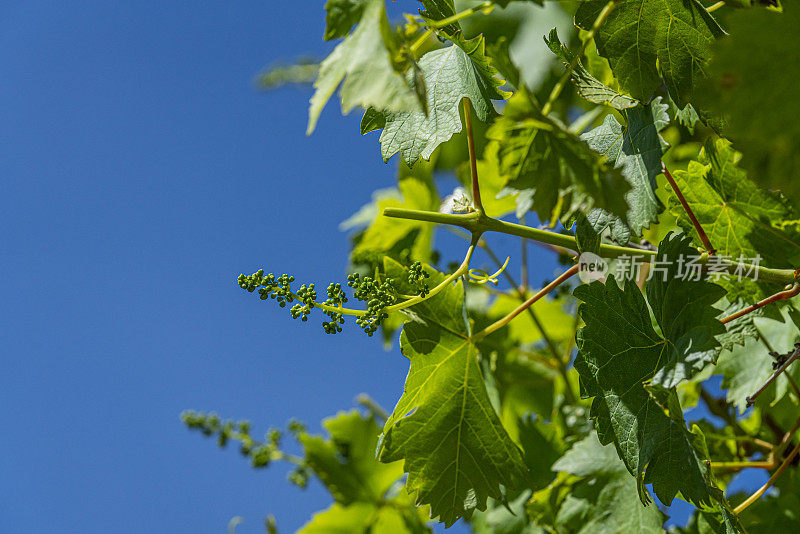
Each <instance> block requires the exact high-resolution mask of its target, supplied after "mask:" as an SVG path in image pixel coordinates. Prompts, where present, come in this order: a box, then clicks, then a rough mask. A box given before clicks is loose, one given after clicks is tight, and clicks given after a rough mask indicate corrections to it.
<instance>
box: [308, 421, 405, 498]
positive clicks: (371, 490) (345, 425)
mask: <svg viewBox="0 0 800 534" xmlns="http://www.w3.org/2000/svg"><path fill="white" fill-rule="evenodd" d="M322 426H323V428H325V430H327V432H328V433H329V434H330V439H325V438H323V437H321V436H314V435H311V434H307V433H304V434H300V436H299V438H298V439H299V441H300V444H301V445H302V446H303V449H304V451H305V458H306V463H307V464H308V466H309V467H310V468H311V469H312V470H313V471H314V473H315V474H316V475H317V476H318V477H319V479H320V481H322V483H323V484H324V485H325V487H326V488H328V491H329V492H330V493H331V495H332V496H333V497H334V499H336V502H337V503H340V504H343V505H349V504H352V503H354V502H356V501H366V502H374V501H380V500H381V499H383V498H384V496H385V495H386V492H387V491H388V490H389V488H391V487H392V485H393V484H394V483H395V482H396V481H397V480H398V479H399V478H400V477H401V476H403V468H402V466H401V465H400V463H399V462H398V463H394V464H386V463H381V462H379V461H378V460H377V459H375V447H376V446H377V443H378V434H379V433H380V428H379V427H378V425H377V424H376V423H375V420H374V419H373V418H372V417H366V418H365V417H363V416H362V415H361V414H360V413H358V412H357V411H351V412H346V413H345V412H341V413H339V414H337V415H336V416H334V417H330V418H328V419H325V421H323V423H322Z"/></svg>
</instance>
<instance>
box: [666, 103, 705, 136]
mask: <svg viewBox="0 0 800 534" xmlns="http://www.w3.org/2000/svg"><path fill="white" fill-rule="evenodd" d="M667 101H668V102H669V109H670V111H671V112H672V114H673V115H674V116H675V121H676V122H678V123H680V124H682V125H683V126H685V127H686V129H687V130H689V133H690V134H692V135H694V129H695V126H697V123H698V122H700V116H699V115H698V114H697V111H696V110H695V109H694V106H692V105H691V104H686V105H685V106H684V107H683V108H679V107H678V105H677V104H676V103H675V101H674V100H672V99H671V98H669V97H667Z"/></svg>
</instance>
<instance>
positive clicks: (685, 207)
mask: <svg viewBox="0 0 800 534" xmlns="http://www.w3.org/2000/svg"><path fill="white" fill-rule="evenodd" d="M661 169H662V170H663V171H664V176H666V177H667V181H668V182H669V185H670V187H672V190H673V191H674V192H675V196H677V197H678V200H679V201H680V203H681V206H683V210H684V211H685V212H686V215H688V216H689V219H690V220H691V221H692V226H694V229H695V231H697V235H698V236H699V237H700V242H701V243H703V246H704V247H705V249H706V251H708V253H709V254H715V253H716V252H717V249H715V248H714V245H712V244H711V240H710V239H709V238H708V236H707V235H706V232H705V230H703V227H702V226H701V225H700V221H698V220H697V217H695V215H694V212H693V211H692V208H691V206H689V203H688V202H686V197H684V196H683V193H682V192H681V189H680V187H678V184H677V183H676V182H675V180H674V179H673V178H672V175H671V174H670V172H669V170H668V169H667V166H666V165H664V164H663V163H662V164H661Z"/></svg>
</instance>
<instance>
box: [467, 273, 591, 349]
mask: <svg viewBox="0 0 800 534" xmlns="http://www.w3.org/2000/svg"><path fill="white" fill-rule="evenodd" d="M578 269H579V265H577V264H576V265H573V266H572V267H570V268H569V269H567V270H566V271H564V273H563V274H562V275H561V276H559V277H558V278H556V279H555V280H553V281H552V282H550V283H549V284H547V285H546V286H544V287H543V288H542V289H540V290H539V292H538V293H536V294H535V295H533V296H532V297H531V298H529V299H528V300H526V301H525V302H523V303H522V304H520V305H519V306H517V307H516V308H515V309H514V310H512V311H511V312H510V313H509V314H508V315H506V316H505V317H503V318H501V319H498V320H497V321H495V322H494V323H492V324H490V325H489V326H487V327H486V328H484V329H483V330H481V331H480V332H478V333H477V334H475V335H473V336H472V339H473V341H476V342H477V341H480V340H481V339H483V338H485V337H486V336H488V335H489V334H491V333H492V332H495V331H497V330H499V329H501V328H503V327H504V326H505V325H507V324H508V323H510V322H511V321H512V320H513V319H514V318H515V317H516V316H517V315H519V314H520V313H522V312H524V311H525V310H526V309H528V308H529V307H530V306H531V305H532V304H533V303H534V302H536V301H537V300H539V299H541V298H542V297H544V296H545V295H547V294H548V293H550V292H551V291H552V290H554V289H555V288H557V287H558V286H560V285H561V284H563V283H564V282H566V281H567V280H568V279H570V278H571V277H572V276H574V275H575V274H577V272H578Z"/></svg>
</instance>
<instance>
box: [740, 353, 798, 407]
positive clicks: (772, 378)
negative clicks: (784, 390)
mask: <svg viewBox="0 0 800 534" xmlns="http://www.w3.org/2000/svg"><path fill="white" fill-rule="evenodd" d="M798 359H800V347H798V348H796V349H795V350H794V352H792V355H791V356H789V357H788V358H787V359H786V361H785V362H783V364H782V365H781V366H780V367H778V368H777V369H776V370H775V372H774V373H772V374H771V375H770V377H769V378H768V379H767V381H766V382H764V383H763V384H762V385H761V387H760V388H758V391H756V392H755V393H753V394H752V395H750V396H749V397H747V404H748V405H749V406H752V405H753V404H754V403H755V401H756V399H757V398H758V396H759V395H761V394H762V393H764V391H765V390H766V389H767V388H768V387H769V385H770V384H772V383H773V382H774V381H775V379H776V378H778V377H779V376H780V375H782V374H783V373H784V371H786V369H788V368H789V366H790V365H792V364H793V363H794V361H795V360H798Z"/></svg>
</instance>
